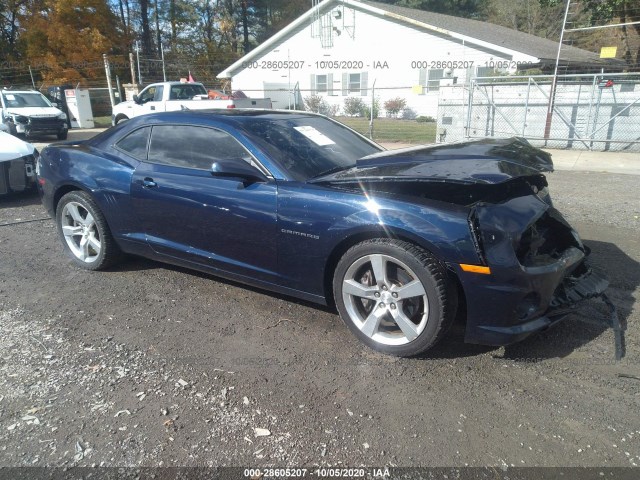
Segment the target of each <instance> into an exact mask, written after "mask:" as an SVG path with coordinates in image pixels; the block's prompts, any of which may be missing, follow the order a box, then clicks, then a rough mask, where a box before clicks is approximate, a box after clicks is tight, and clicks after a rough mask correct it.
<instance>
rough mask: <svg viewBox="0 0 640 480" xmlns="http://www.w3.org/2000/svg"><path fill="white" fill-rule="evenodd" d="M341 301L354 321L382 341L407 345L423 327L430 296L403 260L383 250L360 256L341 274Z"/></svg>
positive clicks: (377, 340)
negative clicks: (383, 252) (382, 251)
mask: <svg viewBox="0 0 640 480" xmlns="http://www.w3.org/2000/svg"><path fill="white" fill-rule="evenodd" d="M342 301H343V302H344V306H345V309H346V311H347V314H348V315H349V318H350V320H351V321H352V322H353V324H354V325H355V326H356V327H357V328H358V329H359V330H360V331H361V332H362V333H363V334H364V335H365V336H366V337H368V338H369V339H371V340H373V341H374V342H376V343H378V344H382V345H392V346H397V345H406V344H408V343H410V342H412V341H414V340H415V339H416V338H418V336H420V334H421V333H422V332H423V331H424V329H425V327H426V326H427V320H428V318H429V299H428V297H427V292H426V290H425V287H424V285H423V284H422V282H421V281H420V279H419V278H418V276H417V275H416V273H415V272H414V271H413V270H412V269H411V268H409V266H407V265H406V264H405V263H404V262H402V261H400V260H398V259H397V258H395V257H393V256H390V255H385V254H382V253H376V254H370V255H365V256H363V257H360V258H359V259H357V260H356V261H355V262H353V263H352V264H351V265H350V266H349V268H348V269H347V271H346V272H345V275H344V277H343V281H342Z"/></svg>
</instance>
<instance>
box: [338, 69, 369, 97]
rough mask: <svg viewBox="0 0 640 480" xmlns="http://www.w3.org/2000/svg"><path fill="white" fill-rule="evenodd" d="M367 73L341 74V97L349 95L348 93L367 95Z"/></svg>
mask: <svg viewBox="0 0 640 480" xmlns="http://www.w3.org/2000/svg"><path fill="white" fill-rule="evenodd" d="M368 76H369V75H368V73H367V72H361V73H343V74H342V95H345V96H346V95H349V94H350V93H356V94H360V95H362V96H365V95H366V94H367V79H368Z"/></svg>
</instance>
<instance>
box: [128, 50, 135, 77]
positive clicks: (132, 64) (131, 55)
mask: <svg viewBox="0 0 640 480" xmlns="http://www.w3.org/2000/svg"><path fill="white" fill-rule="evenodd" d="M129 66H130V67H131V83H133V84H135V83H136V67H135V66H134V63H133V52H129Z"/></svg>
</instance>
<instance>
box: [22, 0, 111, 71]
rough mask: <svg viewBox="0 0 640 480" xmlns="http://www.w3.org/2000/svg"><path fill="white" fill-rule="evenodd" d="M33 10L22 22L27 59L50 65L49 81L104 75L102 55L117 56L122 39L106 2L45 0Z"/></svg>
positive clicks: (34, 4) (33, 7) (34, 6)
mask: <svg viewBox="0 0 640 480" xmlns="http://www.w3.org/2000/svg"><path fill="white" fill-rule="evenodd" d="M29 9H30V11H31V15H30V16H29V17H24V18H22V19H21V28H23V29H24V30H23V32H22V41H23V42H24V44H25V55H26V57H27V58H28V59H29V60H31V61H39V62H43V63H46V64H48V65H49V71H48V72H47V73H46V74H45V80H47V81H50V82H55V83H61V82H76V81H80V80H82V79H85V78H96V77H98V76H103V75H104V68H103V66H102V65H101V63H100V60H102V54H103V53H114V52H117V51H118V50H119V49H118V43H116V42H117V39H118V38H119V37H120V35H118V32H119V28H118V21H117V17H116V16H115V15H114V14H113V12H112V11H111V9H110V7H109V5H107V3H106V2H105V1H104V0H43V1H42V2H41V3H36V2H33V3H32V4H31V5H30V6H29ZM121 33H122V32H120V34H121Z"/></svg>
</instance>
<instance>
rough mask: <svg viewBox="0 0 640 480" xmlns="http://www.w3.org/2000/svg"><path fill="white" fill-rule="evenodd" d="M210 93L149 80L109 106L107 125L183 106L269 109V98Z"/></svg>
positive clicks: (195, 85)
mask: <svg viewBox="0 0 640 480" xmlns="http://www.w3.org/2000/svg"><path fill="white" fill-rule="evenodd" d="M212 93H213V92H212ZM212 96H213V97H214V98H210V95H209V92H208V91H207V89H206V88H205V87H204V85H203V84H201V83H185V82H162V83H152V84H151V85H149V86H147V87H146V88H145V89H144V90H142V92H140V94H139V95H134V96H133V101H128V102H122V103H119V104H117V105H116V106H115V107H113V112H112V114H111V124H112V125H117V124H118V123H120V122H123V121H125V120H129V119H130V118H133V117H137V116H139V115H144V114H146V113H155V112H172V111H175V110H182V109H183V108H187V109H189V110H205V109H207V108H271V100H270V99H268V98H246V97H245V98H236V97H234V96H233V95H232V96H223V95H220V94H218V93H217V92H216V93H215V94H214V95H212Z"/></svg>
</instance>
